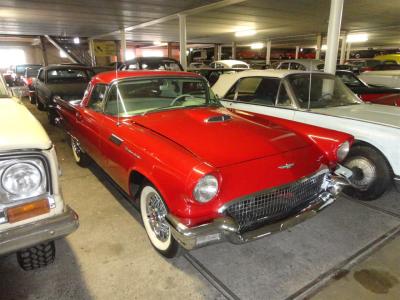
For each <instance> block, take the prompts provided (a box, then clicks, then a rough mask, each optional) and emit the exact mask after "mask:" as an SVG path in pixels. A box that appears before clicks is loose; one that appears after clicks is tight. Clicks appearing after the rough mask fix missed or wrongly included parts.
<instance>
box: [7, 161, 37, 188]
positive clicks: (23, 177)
mask: <svg viewBox="0 0 400 300" xmlns="http://www.w3.org/2000/svg"><path fill="white" fill-rule="evenodd" d="M41 183H42V173H41V172H40V170H39V169H38V168H37V167H36V166H35V165H33V164H30V163H16V164H14V165H11V166H9V167H8V168H7V169H6V170H5V171H4V173H3V176H2V177H1V184H2V187H3V189H4V190H6V191H7V192H8V193H10V194H13V195H32V194H35V192H36V191H37V190H39V189H40V187H41ZM40 190H41V189H40ZM32 196H33V195H32Z"/></svg>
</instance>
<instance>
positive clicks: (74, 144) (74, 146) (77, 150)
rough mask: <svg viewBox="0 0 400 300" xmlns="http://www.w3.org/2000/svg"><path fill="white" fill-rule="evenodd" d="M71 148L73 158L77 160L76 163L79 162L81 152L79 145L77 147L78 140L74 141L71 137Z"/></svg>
mask: <svg viewBox="0 0 400 300" xmlns="http://www.w3.org/2000/svg"><path fill="white" fill-rule="evenodd" d="M71 147H72V151H73V152H74V154H75V155H74V156H75V159H76V160H77V161H80V160H81V153H82V150H81V147H80V145H79V142H78V140H77V139H75V138H73V137H71Z"/></svg>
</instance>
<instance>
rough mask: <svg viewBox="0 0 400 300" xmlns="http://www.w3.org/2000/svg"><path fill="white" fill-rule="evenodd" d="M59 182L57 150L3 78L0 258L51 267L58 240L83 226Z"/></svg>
mask: <svg viewBox="0 0 400 300" xmlns="http://www.w3.org/2000/svg"><path fill="white" fill-rule="evenodd" d="M58 176H59V167H58V163H57V156H56V152H55V149H54V145H53V144H52V142H51V141H50V139H49V137H48V135H47V134H46V132H45V131H44V129H43V127H42V126H41V125H40V123H39V122H38V121H37V120H36V119H35V117H34V116H33V115H32V114H31V113H30V112H29V111H28V109H27V108H26V107H25V106H24V105H23V104H22V103H21V102H20V101H17V100H16V99H12V98H10V96H9V93H8V90H7V87H6V85H5V83H4V80H3V78H2V77H1V76H0V256H2V255H6V254H10V253H15V252H16V253H17V258H18V263H19V265H20V266H21V267H22V268H23V269H24V270H33V269H36V268H40V267H43V266H46V265H48V264H49V263H52V262H53V261H54V258H55V244H54V240H55V239H57V238H61V237H63V236H66V235H67V234H69V233H71V232H73V231H74V230H76V229H77V228H78V226H79V221H78V216H77V214H76V213H75V212H74V211H73V210H72V209H71V208H70V207H69V206H66V205H65V204H64V201H63V198H62V196H61V190H60V185H59V182H58Z"/></svg>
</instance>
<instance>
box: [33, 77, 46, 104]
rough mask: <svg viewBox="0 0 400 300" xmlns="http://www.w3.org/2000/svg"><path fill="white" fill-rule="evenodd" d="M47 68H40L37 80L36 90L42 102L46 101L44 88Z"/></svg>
mask: <svg viewBox="0 0 400 300" xmlns="http://www.w3.org/2000/svg"><path fill="white" fill-rule="evenodd" d="M45 75H46V70H40V72H39V74H38V77H37V80H36V82H35V90H36V95H37V98H38V100H39V101H40V102H41V103H45V98H44V95H45V94H44V89H45V88H46V84H45V81H46V76H45Z"/></svg>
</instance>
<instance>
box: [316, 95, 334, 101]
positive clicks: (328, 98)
mask: <svg viewBox="0 0 400 300" xmlns="http://www.w3.org/2000/svg"><path fill="white" fill-rule="evenodd" d="M331 99H332V94H330V93H326V94H322V95H321V97H319V99H318V101H329V100H331Z"/></svg>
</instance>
